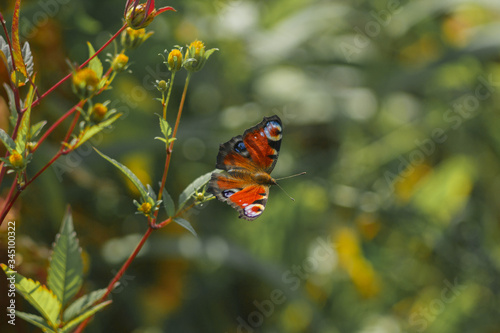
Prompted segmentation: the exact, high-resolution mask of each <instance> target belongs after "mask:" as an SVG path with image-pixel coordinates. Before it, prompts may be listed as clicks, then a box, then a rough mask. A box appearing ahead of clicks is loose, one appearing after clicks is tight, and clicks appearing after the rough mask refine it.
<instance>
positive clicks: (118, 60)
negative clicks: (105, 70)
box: [111, 53, 128, 72]
mask: <svg viewBox="0 0 500 333" xmlns="http://www.w3.org/2000/svg"><path fill="white" fill-rule="evenodd" d="M127 63H128V57H127V56H126V55H125V54H123V53H120V54H117V55H116V56H115V58H114V59H113V62H112V63H111V67H113V70H114V71H115V72H120V71H122V70H124V69H126V68H127Z"/></svg>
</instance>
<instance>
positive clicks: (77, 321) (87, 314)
mask: <svg viewBox="0 0 500 333" xmlns="http://www.w3.org/2000/svg"><path fill="white" fill-rule="evenodd" d="M111 302H112V301H111V300H110V301H106V302H102V303H99V304H97V305H96V306H94V307H92V308H90V309H89V310H88V311H86V312H84V313H83V314H81V315H80V316H78V317H76V318H75V319H73V320H72V321H70V322H69V323H67V324H66V325H64V327H63V328H62V329H60V330H59V331H58V333H69V332H71V331H72V329H73V328H75V327H76V326H77V325H78V324H80V323H81V322H82V321H84V320H85V319H87V318H88V317H90V316H92V315H94V314H95V313H96V312H97V311H100V310H102V309H103V308H105V307H106V306H108V305H109V304H111Z"/></svg>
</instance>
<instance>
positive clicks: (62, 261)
mask: <svg viewBox="0 0 500 333" xmlns="http://www.w3.org/2000/svg"><path fill="white" fill-rule="evenodd" d="M82 276H83V259H82V254H81V249H80V247H79V245H78V239H77V238H76V233H75V229H74V228H73V218H72V217H71V210H70V209H69V208H68V210H67V211H66V215H65V216H64V218H63V222H62V225H61V230H60V231H59V234H58V235H57V236H56V241H55V244H54V250H53V252H52V256H51V257H50V265H49V270H48V275H47V285H48V286H49V288H50V290H52V292H53V293H54V294H55V295H56V296H57V298H58V299H59V301H60V302H61V303H62V305H63V307H65V306H66V304H68V302H69V301H70V300H71V299H72V298H73V297H74V296H75V295H76V293H77V292H78V290H80V287H81V286H82V282H83V279H82Z"/></svg>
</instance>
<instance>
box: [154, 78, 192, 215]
mask: <svg viewBox="0 0 500 333" xmlns="http://www.w3.org/2000/svg"><path fill="white" fill-rule="evenodd" d="M190 79H191V72H188V75H187V77H186V83H185V84H184V91H183V92H182V98H181V103H180V104H179V111H178V112H177V119H176V121H175V126H174V131H173V133H172V138H175V137H176V136H177V129H178V128H179V123H180V121H181V116H182V109H183V108H184V101H185V100H186V94H187V89H188V86H189V80H190ZM174 143H175V140H173V141H172V142H171V143H170V146H168V147H167V158H166V160H165V168H164V169H163V177H162V179H161V185H160V191H159V193H158V200H161V197H162V194H163V189H164V188H165V182H166V181H167V174H168V169H169V166H170V159H171V158H172V149H173V148H174ZM157 217H158V211H156V212H155V215H154V218H155V219H156V218H157Z"/></svg>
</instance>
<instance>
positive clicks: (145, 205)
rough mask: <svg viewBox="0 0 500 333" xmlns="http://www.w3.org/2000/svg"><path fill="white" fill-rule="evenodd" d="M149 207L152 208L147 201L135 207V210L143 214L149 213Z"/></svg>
mask: <svg viewBox="0 0 500 333" xmlns="http://www.w3.org/2000/svg"><path fill="white" fill-rule="evenodd" d="M151 208H153V206H151V204H150V203H149V202H144V203H143V204H142V205H141V206H140V207H139V208H137V210H138V211H140V212H141V213H143V214H144V215H149V214H151Z"/></svg>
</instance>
